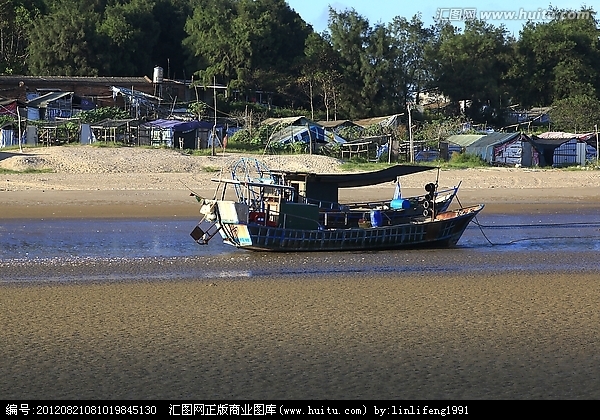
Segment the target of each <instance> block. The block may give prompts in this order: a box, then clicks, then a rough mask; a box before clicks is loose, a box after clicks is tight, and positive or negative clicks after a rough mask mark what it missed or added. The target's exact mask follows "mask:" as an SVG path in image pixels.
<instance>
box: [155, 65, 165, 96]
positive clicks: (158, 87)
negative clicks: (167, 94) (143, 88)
mask: <svg viewBox="0 0 600 420" xmlns="http://www.w3.org/2000/svg"><path fill="white" fill-rule="evenodd" d="M162 82H163V68H162V67H159V66H156V67H154V72H153V73H152V83H153V84H154V96H158V97H159V98H162Z"/></svg>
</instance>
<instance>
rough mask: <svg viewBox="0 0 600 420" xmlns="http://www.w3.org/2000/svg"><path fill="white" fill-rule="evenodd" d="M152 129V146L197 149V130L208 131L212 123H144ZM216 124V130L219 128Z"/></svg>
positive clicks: (168, 121)
mask: <svg viewBox="0 0 600 420" xmlns="http://www.w3.org/2000/svg"><path fill="white" fill-rule="evenodd" d="M146 126H148V127H150V128H151V129H152V133H151V135H150V137H151V144H152V145H154V146H167V147H178V148H183V149H198V148H199V146H198V142H197V139H198V130H204V131H210V130H212V129H213V126H214V124H213V123H210V122H208V121H196V120H193V121H179V120H164V119H159V120H154V121H150V122H147V123H146ZM221 129H222V127H221V126H217V130H221Z"/></svg>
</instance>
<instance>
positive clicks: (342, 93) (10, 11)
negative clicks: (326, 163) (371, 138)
mask: <svg viewBox="0 0 600 420" xmlns="http://www.w3.org/2000/svg"><path fill="white" fill-rule="evenodd" d="M550 8H551V7H550ZM554 11H555V13H554V14H553V16H555V17H554V18H553V19H552V20H549V21H542V22H528V23H526V24H525V25H524V26H523V27H522V29H521V31H520V33H519V34H518V36H514V35H513V34H510V33H509V32H508V31H507V30H506V28H505V27H504V26H503V25H499V26H494V25H492V24H489V23H487V22H485V21H481V20H468V21H466V22H464V28H460V29H459V28H458V27H456V26H454V25H452V24H451V23H450V22H448V21H437V22H436V23H435V24H434V25H431V26H426V25H425V24H424V23H423V20H422V17H421V16H420V15H415V16H413V17H412V18H410V19H408V18H406V17H402V16H397V17H394V18H393V19H391V21H390V22H389V23H376V24H372V23H370V22H369V21H368V19H366V18H365V17H364V16H361V15H360V14H359V13H357V12H356V11H355V10H354V9H349V10H343V11H336V10H334V9H332V8H330V10H329V23H328V29H327V30H326V31H324V32H323V33H317V32H315V31H314V30H313V28H312V27H311V26H310V25H309V24H307V23H306V22H305V21H304V20H303V19H302V18H301V17H300V15H299V14H298V13H296V12H295V11H294V10H293V9H292V8H290V6H289V5H288V4H287V3H286V2H285V1H284V0H90V1H86V2H81V1H77V0H0V74H23V75H40V76H41V75H53V76H60V75H64V76H143V75H147V74H148V73H150V72H151V71H152V69H153V67H154V66H157V65H158V66H161V67H163V69H164V70H165V75H166V76H167V77H168V78H173V79H187V80H189V79H193V80H194V82H195V83H197V84H204V85H209V84H212V83H213V82H217V83H221V84H225V85H227V86H228V88H229V91H230V92H231V93H232V95H230V97H231V98H235V97H243V98H245V97H251V96H252V95H253V92H257V91H260V92H271V93H274V94H276V95H277V102H278V105H282V106H285V107H289V108H294V109H299V108H302V109H305V110H308V111H309V112H311V114H312V115H313V117H314V115H319V116H321V118H322V119H357V118H365V117H369V116H377V115H389V114H394V113H401V112H404V111H406V109H407V107H408V105H409V104H414V106H418V105H419V104H421V103H422V102H423V100H424V98H425V96H431V95H443V97H445V98H447V99H448V100H449V101H450V105H449V107H447V108H446V109H445V112H446V113H447V114H448V113H449V114H453V115H459V114H460V113H461V112H462V113H464V115H466V116H467V117H469V118H471V119H472V120H474V121H481V122H487V123H495V124H502V122H503V120H504V117H505V115H506V111H507V110H508V109H509V108H510V107H513V108H517V109H527V108H530V107H535V106H539V107H545V106H551V105H555V106H558V107H559V108H558V109H561V108H560V107H563V108H564V109H571V110H572V109H574V108H577V109H588V110H589V109H590V107H591V111H589V112H588V113H591V114H594V113H597V115H600V107H599V106H598V100H599V99H600V98H599V92H600V40H599V39H600V38H599V34H600V30H599V24H598V20H597V19H596V15H595V12H594V10H593V9H591V8H586V7H583V8H582V9H581V10H580V11H579V12H578V13H577V14H573V15H576V16H577V17H579V18H578V19H565V18H564V16H570V15H569V14H565V13H560V11H559V10H557V9H554ZM233 93H236V94H237V96H236V95H234V94H233ZM240 95H241V96H240ZM566 123H568V121H567V122H566ZM578 124H580V126H581V125H586V124H587V125H589V124H590V123H589V121H587V122H586V121H583V122H581V123H578ZM587 128H589V127H587Z"/></svg>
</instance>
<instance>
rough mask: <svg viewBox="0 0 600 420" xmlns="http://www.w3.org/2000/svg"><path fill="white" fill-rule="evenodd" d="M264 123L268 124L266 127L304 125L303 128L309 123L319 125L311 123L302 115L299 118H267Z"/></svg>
mask: <svg viewBox="0 0 600 420" xmlns="http://www.w3.org/2000/svg"><path fill="white" fill-rule="evenodd" d="M262 123H263V124H266V125H278V124H282V125H302V126H304V125H306V124H307V123H309V124H310V125H318V124H316V123H314V122H313V121H310V120H309V119H308V118H306V117H305V116H304V115H300V116H298V117H283V118H267V119H266V120H264V121H263V122H262Z"/></svg>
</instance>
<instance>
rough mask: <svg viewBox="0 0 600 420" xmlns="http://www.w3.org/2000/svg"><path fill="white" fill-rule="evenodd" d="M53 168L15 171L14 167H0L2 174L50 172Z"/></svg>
mask: <svg viewBox="0 0 600 420" xmlns="http://www.w3.org/2000/svg"><path fill="white" fill-rule="evenodd" d="M52 172H53V171H52V169H25V170H23V171H14V170H12V169H5V168H0V174H49V173H52Z"/></svg>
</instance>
